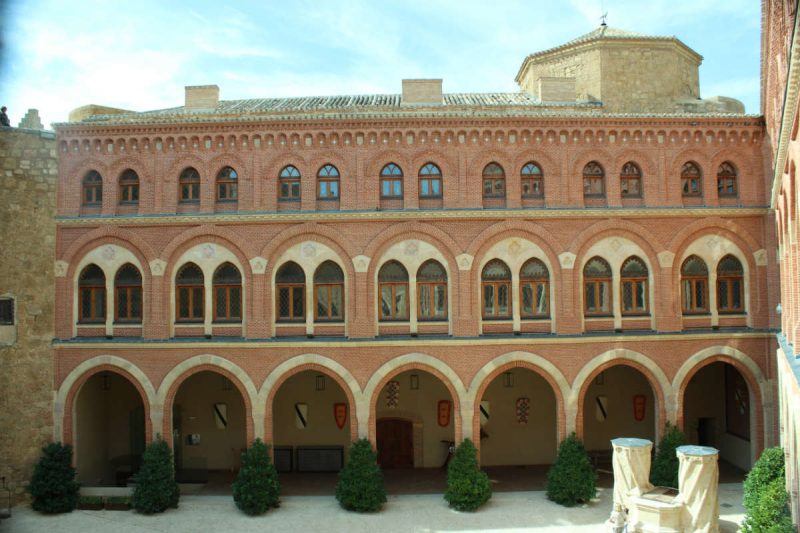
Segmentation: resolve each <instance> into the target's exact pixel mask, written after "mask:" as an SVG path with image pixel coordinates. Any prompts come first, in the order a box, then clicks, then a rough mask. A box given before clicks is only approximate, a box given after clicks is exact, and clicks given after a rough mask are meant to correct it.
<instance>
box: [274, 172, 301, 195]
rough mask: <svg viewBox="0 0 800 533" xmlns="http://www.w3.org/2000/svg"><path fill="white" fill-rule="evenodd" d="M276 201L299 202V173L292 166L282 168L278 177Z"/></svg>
mask: <svg viewBox="0 0 800 533" xmlns="http://www.w3.org/2000/svg"><path fill="white" fill-rule="evenodd" d="M278 200H280V201H281V202H299V201H300V171H299V170H297V167H295V166H293V165H287V166H285V167H283V170H281V173H280V174H279V175H278Z"/></svg>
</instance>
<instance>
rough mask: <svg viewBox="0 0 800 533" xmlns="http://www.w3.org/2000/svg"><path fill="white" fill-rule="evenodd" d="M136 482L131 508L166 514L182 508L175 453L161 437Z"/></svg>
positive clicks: (147, 453)
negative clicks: (176, 508) (179, 501)
mask: <svg viewBox="0 0 800 533" xmlns="http://www.w3.org/2000/svg"><path fill="white" fill-rule="evenodd" d="M134 482H135V483H136V486H135V488H134V489H133V496H132V497H131V505H132V506H133V508H134V509H136V510H137V511H139V512H140V513H144V514H153V513H163V512H164V511H166V510H167V509H168V508H170V507H177V506H178V499H179V498H180V489H179V488H178V483H176V482H175V465H174V464H173V462H172V450H170V448H169V446H168V445H167V443H166V441H164V439H162V438H161V435H157V436H156V440H155V441H153V442H151V443H150V444H149V445H148V446H147V448H145V450H144V454H143V455H142V467H141V468H140V469H139V472H138V473H137V474H136V475H135V476H134Z"/></svg>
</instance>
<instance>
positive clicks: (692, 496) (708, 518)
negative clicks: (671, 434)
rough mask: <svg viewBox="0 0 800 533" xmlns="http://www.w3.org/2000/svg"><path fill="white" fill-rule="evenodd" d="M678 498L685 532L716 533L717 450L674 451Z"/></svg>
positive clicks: (690, 449)
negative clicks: (676, 466)
mask: <svg viewBox="0 0 800 533" xmlns="http://www.w3.org/2000/svg"><path fill="white" fill-rule="evenodd" d="M676 453H677V455H678V461H679V462H680V466H679V468H678V486H679V487H680V488H681V491H680V494H679V496H678V497H679V499H680V500H681V501H682V502H683V516H682V523H683V527H684V529H685V530H686V531H693V532H698V533H717V532H718V531H719V465H718V462H717V461H718V459H719V451H718V450H716V449H715V448H709V447H706V446H680V447H679V448H678V449H677V451H676Z"/></svg>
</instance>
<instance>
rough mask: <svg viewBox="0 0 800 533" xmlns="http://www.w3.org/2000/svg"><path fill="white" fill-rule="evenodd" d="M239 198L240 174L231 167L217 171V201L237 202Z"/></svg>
mask: <svg viewBox="0 0 800 533" xmlns="http://www.w3.org/2000/svg"><path fill="white" fill-rule="evenodd" d="M238 198H239V175H238V174H237V173H236V171H235V170H234V169H232V168H231V167H225V168H223V169H222V170H220V171H219V173H217V201H218V202H235V201H237V199H238Z"/></svg>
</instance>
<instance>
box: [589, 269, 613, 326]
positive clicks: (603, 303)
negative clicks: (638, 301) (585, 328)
mask: <svg viewBox="0 0 800 533" xmlns="http://www.w3.org/2000/svg"><path fill="white" fill-rule="evenodd" d="M613 309H614V308H613V304H612V302H611V267H610V266H609V265H608V263H607V262H606V261H605V259H603V258H601V257H592V258H591V259H589V261H588V262H587V263H586V266H584V267H583V310H584V315H585V316H611V314H612V311H613Z"/></svg>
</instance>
